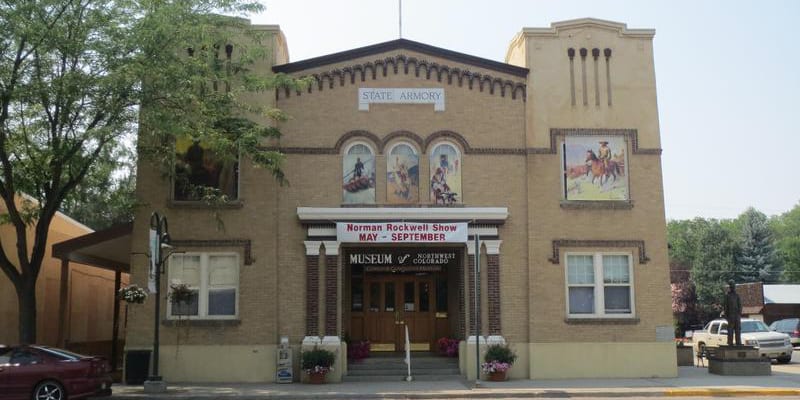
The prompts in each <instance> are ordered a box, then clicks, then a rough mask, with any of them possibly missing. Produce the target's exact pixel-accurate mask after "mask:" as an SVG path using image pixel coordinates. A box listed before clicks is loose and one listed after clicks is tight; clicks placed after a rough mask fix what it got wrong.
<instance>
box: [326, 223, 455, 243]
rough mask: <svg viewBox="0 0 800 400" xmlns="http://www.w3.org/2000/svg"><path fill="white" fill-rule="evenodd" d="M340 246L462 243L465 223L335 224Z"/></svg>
mask: <svg viewBox="0 0 800 400" xmlns="http://www.w3.org/2000/svg"><path fill="white" fill-rule="evenodd" d="M336 238H337V239H338V241H339V242H343V243H466V242H467V223H466V222H451V223H446V222H430V223H429V222H378V223H369V222H337V223H336Z"/></svg>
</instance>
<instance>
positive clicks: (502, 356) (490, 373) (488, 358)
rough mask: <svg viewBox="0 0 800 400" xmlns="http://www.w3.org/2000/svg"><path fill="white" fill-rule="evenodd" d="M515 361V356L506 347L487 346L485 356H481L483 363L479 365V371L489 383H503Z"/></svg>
mask: <svg viewBox="0 0 800 400" xmlns="http://www.w3.org/2000/svg"><path fill="white" fill-rule="evenodd" d="M516 360H517V355H516V354H515V353H514V351H513V350H511V348H509V347H508V346H507V345H502V344H493V345H489V348H487V349H486V355H484V356H483V361H484V363H483V364H481V370H482V371H483V373H484V374H486V375H487V377H488V378H489V380H490V381H504V380H506V373H507V372H508V370H509V369H511V366H512V365H514V361H516Z"/></svg>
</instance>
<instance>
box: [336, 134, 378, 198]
mask: <svg viewBox="0 0 800 400" xmlns="http://www.w3.org/2000/svg"><path fill="white" fill-rule="evenodd" d="M342 176H343V177H344V180H343V182H342V202H343V203H345V204H372V203H375V156H374V155H372V152H371V151H370V150H369V148H368V147H367V146H364V145H361V144H357V145H354V146H353V147H351V148H350V150H349V151H348V152H347V154H346V155H345V156H344V158H343V163H342Z"/></svg>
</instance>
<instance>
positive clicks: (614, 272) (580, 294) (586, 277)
mask: <svg viewBox="0 0 800 400" xmlns="http://www.w3.org/2000/svg"><path fill="white" fill-rule="evenodd" d="M566 263H567V265H566V274H567V315H568V316H569V317H570V318H628V317H633V316H634V304H633V268H632V266H631V256H630V254H618V253H575V254H567V255H566Z"/></svg>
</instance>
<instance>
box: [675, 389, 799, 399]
mask: <svg viewBox="0 0 800 400" xmlns="http://www.w3.org/2000/svg"><path fill="white" fill-rule="evenodd" d="M664 396H668V397H698V396H711V397H714V396H720V397H722V396H724V397H734V396H800V389H766V388H765V389H725V388H719V389H717V388H714V389H669V390H665V391H664Z"/></svg>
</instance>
